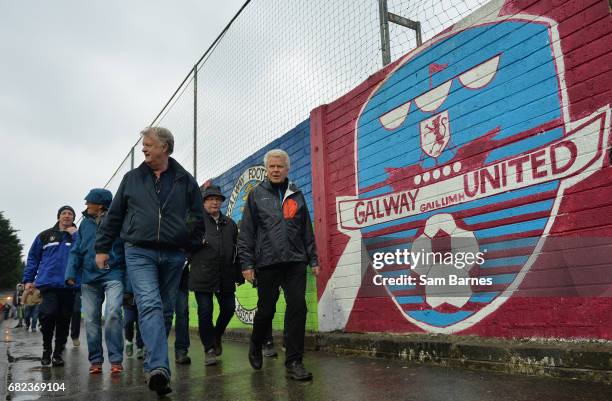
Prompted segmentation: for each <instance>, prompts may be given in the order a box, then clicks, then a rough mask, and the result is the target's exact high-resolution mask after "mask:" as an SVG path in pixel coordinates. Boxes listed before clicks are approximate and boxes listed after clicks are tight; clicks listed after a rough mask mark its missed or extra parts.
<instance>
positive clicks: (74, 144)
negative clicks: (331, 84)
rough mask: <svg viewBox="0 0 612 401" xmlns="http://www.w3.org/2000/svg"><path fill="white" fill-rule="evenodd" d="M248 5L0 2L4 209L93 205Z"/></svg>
mask: <svg viewBox="0 0 612 401" xmlns="http://www.w3.org/2000/svg"><path fill="white" fill-rule="evenodd" d="M243 3H244V0H224V1H221V2H219V1H210V0H208V1H202V0H200V1H197V0H183V1H180V2H171V1H160V0H146V1H144V0H131V1H119V0H106V1H103V2H90V1H82V0H53V1H43V0H38V1H25V0H24V1H17V0H0V60H1V62H0V139H1V143H2V150H3V152H2V153H3V156H2V168H1V169H0V211H3V212H4V215H5V217H8V218H9V219H10V220H11V223H12V226H13V227H14V228H15V229H17V230H19V237H20V239H21V241H22V243H23V245H24V254H27V251H28V250H29V247H30V245H31V244H32V241H33V240H34V237H35V236H36V235H37V234H38V233H39V232H40V231H42V230H43V229H46V228H48V227H51V226H52V225H53V224H55V222H56V212H57V209H58V208H59V207H60V206H62V205H64V204H69V205H71V206H72V207H74V208H75V210H77V215H79V214H80V211H81V210H83V209H84V201H83V198H84V196H85V195H86V193H87V192H88V191H89V189H90V188H94V187H102V186H104V184H105V183H106V181H107V180H108V179H109V178H110V176H111V175H112V173H113V172H114V170H115V169H116V168H117V166H118V165H119V163H120V162H121V161H122V160H123V158H124V157H125V155H126V154H127V152H128V150H129V148H130V146H131V145H133V144H134V142H136V140H137V139H138V132H139V131H140V130H141V129H142V128H143V127H144V126H146V125H147V124H149V123H150V122H151V121H152V120H153V118H154V117H155V116H156V115H157V113H158V112H159V111H160V110H161V108H162V106H163V105H164V104H165V102H166V101H167V100H168V98H169V96H170V95H171V94H172V93H173V92H174V90H175V89H176V87H177V86H178V84H179V83H180V82H181V81H182V80H183V78H184V77H185V75H187V73H188V72H189V70H190V69H191V68H192V67H193V65H194V64H195V62H196V61H197V60H198V59H199V58H200V56H201V55H202V54H203V52H204V51H205V50H206V48H208V46H209V45H210V44H211V43H212V41H213V40H214V39H215V37H216V36H217V35H218V34H219V33H220V32H221V30H222V29H223V28H224V27H225V25H226V24H227V23H228V22H229V20H230V19H231V18H232V16H233V15H234V14H235V13H236V12H237V11H238V9H239V8H240V6H241V5H242V4H243Z"/></svg>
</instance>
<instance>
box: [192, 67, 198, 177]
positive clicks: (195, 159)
mask: <svg viewBox="0 0 612 401" xmlns="http://www.w3.org/2000/svg"><path fill="white" fill-rule="evenodd" d="M193 178H195V179H196V182H197V179H198V65H197V64H196V65H194V66H193Z"/></svg>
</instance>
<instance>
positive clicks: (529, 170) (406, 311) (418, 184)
mask: <svg viewBox="0 0 612 401" xmlns="http://www.w3.org/2000/svg"><path fill="white" fill-rule="evenodd" d="M556 29H557V28H556V23H555V22H554V21H552V20H549V19H547V18H543V17H535V16H532V15H514V16H511V17H501V18H496V17H491V18H490V19H489V20H488V21H486V22H482V24H481V25H473V26H469V27H462V28H456V29H455V30H454V31H453V30H451V31H449V32H447V33H444V34H442V35H440V36H439V37H438V38H437V39H434V40H432V41H430V42H429V43H427V44H425V45H424V46H422V47H421V48H419V49H417V50H415V51H414V52H413V53H411V54H408V55H407V56H406V57H405V59H404V60H402V61H401V62H400V63H399V64H398V66H397V67H396V68H395V69H394V70H393V71H391V72H390V73H389V75H388V76H387V77H386V79H385V80H384V81H383V82H382V83H381V84H380V85H379V86H378V87H377V88H376V89H375V90H374V91H373V92H372V94H371V96H370V97H369V99H368V101H367V102H366V103H365V105H364V106H363V109H362V111H361V113H360V115H359V118H358V120H357V122H356V129H355V135H356V147H355V149H356V152H357V157H356V160H357V166H356V170H357V197H342V198H339V199H338V204H337V209H338V227H339V229H340V230H341V231H342V232H344V233H347V235H353V236H354V235H355V234H354V233H359V235H360V237H361V240H362V249H365V251H366V252H365V254H367V255H368V256H369V259H372V256H373V254H374V253H376V252H381V251H388V250H394V249H399V250H404V249H405V250H408V251H412V252H416V251H427V250H432V249H434V248H435V247H436V246H438V245H436V243H438V244H439V243H440V241H439V240H441V242H442V243H444V244H445V245H444V246H446V248H447V249H450V250H452V251H453V252H456V251H457V250H458V249H463V250H465V249H468V250H470V251H472V252H485V253H486V258H485V260H484V263H482V264H470V265H468V266H465V267H463V268H462V269H461V270H460V271H458V272H456V273H455V275H459V276H460V277H462V278H482V279H486V282H487V283H490V284H489V285H475V284H470V283H469V281H463V283H464V284H461V285H459V286H457V287H455V290H456V291H457V293H454V294H453V293H452V291H451V292H450V293H449V292H448V291H447V292H437V291H436V290H435V288H433V287H431V286H429V285H428V284H421V283H417V284H414V285H397V284H396V285H389V284H386V285H385V289H386V292H387V293H388V295H389V296H390V297H391V298H392V299H393V301H394V303H395V305H396V306H397V308H398V309H399V310H400V311H401V313H402V315H403V316H404V317H405V318H406V319H407V320H408V321H410V322H411V323H413V324H415V325H416V326H418V327H420V328H422V329H424V330H426V331H430V332H441V333H453V332H457V331H460V330H463V329H466V328H468V327H470V326H472V325H474V324H475V323H477V322H479V321H480V320H481V319H482V318H484V317H485V316H487V315H488V314H490V313H492V312H493V311H495V310H496V309H497V308H499V306H500V305H502V304H503V302H505V300H506V299H508V298H509V297H510V296H512V294H513V293H514V292H515V291H516V289H517V288H518V287H519V285H520V284H521V282H522V281H523V278H524V277H525V275H526V274H527V272H528V271H529V269H530V268H531V266H532V265H533V263H534V261H535V260H536V259H537V255H538V253H539V250H540V248H541V247H542V245H543V242H544V241H545V239H546V236H547V234H548V232H549V230H550V228H551V226H552V225H553V223H554V220H555V216H556V213H557V209H558V208H559V204H560V202H561V198H562V196H563V193H564V190H565V189H566V188H569V187H571V186H572V185H574V184H576V183H578V182H580V181H582V180H584V179H585V178H586V177H588V176H589V175H590V174H592V173H593V172H594V171H596V170H598V169H600V168H601V166H602V163H603V158H604V151H603V150H604V147H605V146H606V144H607V141H608V135H609V126H610V112H609V108H605V109H602V110H598V111H596V112H594V113H593V114H592V115H590V116H588V117H585V118H582V119H580V120H579V121H570V119H569V113H568V99H567V94H566V89H565V81H564V64H563V54H562V52H561V47H560V38H559V35H558V33H557V30H556ZM436 240H438V241H436ZM377 273H379V274H380V275H381V276H382V277H387V278H388V277H399V276H402V275H405V276H412V277H418V276H422V275H428V276H439V277H449V276H450V275H451V274H452V273H453V272H452V271H449V270H445V269H444V268H442V267H440V266H436V264H435V263H425V264H421V265H420V267H419V268H410V267H407V266H405V265H401V264H395V265H385V266H384V267H383V268H382V269H381V270H380V271H378V272H377ZM466 283H467V284H466Z"/></svg>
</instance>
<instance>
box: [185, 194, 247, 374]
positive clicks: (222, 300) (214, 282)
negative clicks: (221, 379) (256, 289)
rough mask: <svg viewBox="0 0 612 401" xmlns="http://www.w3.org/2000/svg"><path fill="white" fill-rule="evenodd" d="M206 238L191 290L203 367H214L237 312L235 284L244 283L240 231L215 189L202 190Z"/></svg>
mask: <svg viewBox="0 0 612 401" xmlns="http://www.w3.org/2000/svg"><path fill="white" fill-rule="evenodd" d="M202 198H203V199H204V211H205V216H204V221H205V223H206V237H205V240H204V247H203V248H202V249H200V250H199V251H198V252H196V253H194V254H193V257H192V259H191V265H190V279H189V289H190V290H192V291H194V292H195V296H196V301H197V303H198V328H199V331H200V339H201V340H202V345H203V346H204V351H205V355H204V364H205V365H215V364H216V363H217V358H216V357H218V356H220V355H221V353H222V350H223V348H222V346H221V338H222V336H223V333H224V332H225V328H226V327H227V325H228V323H229V322H230V320H231V319H232V316H233V315H234V310H235V309H236V298H235V295H234V293H235V291H236V283H238V284H242V283H244V278H243V277H242V273H241V269H240V263H239V261H238V258H237V257H236V241H237V238H238V227H237V226H236V223H235V222H234V220H232V219H231V218H229V217H227V216H225V215H224V214H223V213H221V210H220V208H221V203H223V201H224V200H225V196H223V194H222V193H221V189H220V188H219V187H218V186H216V185H210V186H208V187H206V188H204V189H203V190H202ZM213 294H214V295H215V296H216V297H217V302H218V303H219V316H218V317H217V322H216V324H215V325H214V326H213V323H212V318H213Z"/></svg>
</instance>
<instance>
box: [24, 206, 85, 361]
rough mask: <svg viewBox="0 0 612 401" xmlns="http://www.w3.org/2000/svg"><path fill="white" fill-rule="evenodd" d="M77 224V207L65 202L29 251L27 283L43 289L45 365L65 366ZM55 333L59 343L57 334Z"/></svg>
mask: <svg viewBox="0 0 612 401" xmlns="http://www.w3.org/2000/svg"><path fill="white" fill-rule="evenodd" d="M75 233H76V226H75V225H74V209H73V208H71V207H70V206H62V207H61V208H60V209H59V210H58V211H57V223H55V225H54V226H53V227H51V228H49V229H47V230H45V231H43V232H41V233H40V234H38V235H37V236H36V238H35V239H34V243H33V244H32V246H31V247H30V251H29V252H28V260H27V264H26V268H25V270H24V272H23V283H24V284H25V288H26V291H29V290H30V288H32V287H35V288H38V289H39V290H40V293H41V296H42V304H41V306H40V323H41V329H40V331H41V333H42V336H43V355H42V358H41V359H40V362H41V364H42V365H43V366H48V365H50V364H51V363H53V366H63V365H64V360H63V359H62V353H63V352H64V348H65V347H66V340H67V339H68V330H69V327H70V317H71V316H72V308H73V304H74V289H73V288H72V287H70V286H68V285H67V284H66V283H65V282H64V274H65V273H66V265H67V264H68V256H69V255H70V249H71V247H72V244H73V242H74V235H75ZM54 335H55V347H54V346H53V344H52V343H53V337H54Z"/></svg>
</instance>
